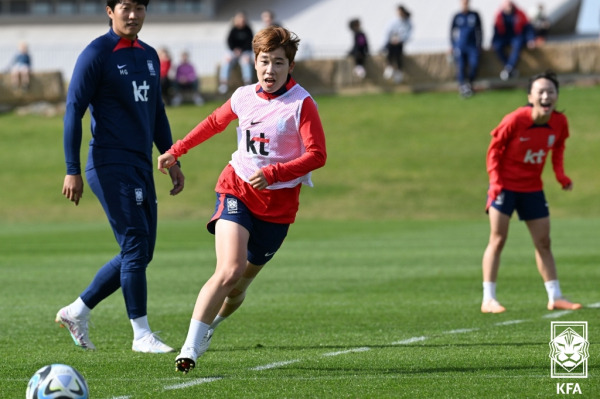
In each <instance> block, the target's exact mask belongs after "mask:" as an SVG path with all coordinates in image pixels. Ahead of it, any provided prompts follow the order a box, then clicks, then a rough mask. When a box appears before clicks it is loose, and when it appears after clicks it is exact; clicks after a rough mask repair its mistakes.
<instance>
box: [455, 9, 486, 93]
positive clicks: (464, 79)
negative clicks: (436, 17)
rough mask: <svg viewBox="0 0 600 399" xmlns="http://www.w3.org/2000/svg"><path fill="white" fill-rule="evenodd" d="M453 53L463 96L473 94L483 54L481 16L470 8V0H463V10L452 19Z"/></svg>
mask: <svg viewBox="0 0 600 399" xmlns="http://www.w3.org/2000/svg"><path fill="white" fill-rule="evenodd" d="M450 41H451V43H452V54H453V56H454V60H455V62H456V73H457V79H458V85H459V87H458V89H459V92H460V94H461V95H462V96H463V97H470V96H471V95H472V94H473V88H472V85H473V81H474V80H475V76H476V75H477V68H479V56H480V54H481V42H482V31H481V18H479V14H478V13H477V12H476V11H472V10H470V9H469V0H462V10H461V11H460V12H459V13H457V14H456V15H455V16H454V18H453V19H452V26H451V28H450Z"/></svg>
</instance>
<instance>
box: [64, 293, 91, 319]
mask: <svg viewBox="0 0 600 399" xmlns="http://www.w3.org/2000/svg"><path fill="white" fill-rule="evenodd" d="M90 311H91V309H90V308H88V307H87V305H86V304H85V303H84V302H83V300H82V299H81V298H79V297H78V298H77V299H76V300H75V302H73V303H72V304H70V305H69V313H70V314H71V316H73V317H77V318H81V317H87V316H89V314H90Z"/></svg>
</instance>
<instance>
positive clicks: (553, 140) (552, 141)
mask: <svg viewBox="0 0 600 399" xmlns="http://www.w3.org/2000/svg"><path fill="white" fill-rule="evenodd" d="M555 141H556V136H555V135H553V134H551V135H550V136H548V147H552V146H553V145H554V142H555Z"/></svg>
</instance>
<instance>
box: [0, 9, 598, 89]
mask: <svg viewBox="0 0 600 399" xmlns="http://www.w3.org/2000/svg"><path fill="white" fill-rule="evenodd" d="M539 1H542V0H517V4H519V5H520V6H521V7H522V8H523V9H524V10H526V11H530V10H532V9H534V8H535V6H536V5H537V4H538V2H539ZM543 1H544V3H545V4H546V9H547V11H548V12H550V13H551V12H552V11H553V10H554V9H556V8H558V7H559V6H560V5H561V4H563V3H564V2H565V1H569V0H543ZM399 3H402V4H404V5H405V6H406V7H407V8H408V9H409V10H411V11H412V21H413V25H414V32H413V37H412V40H411V41H410V42H409V43H408V44H407V46H406V52H407V53H418V52H429V51H446V50H447V49H448V46H449V44H448V33H449V27H450V20H451V18H452V15H453V14H454V13H455V12H456V11H457V10H458V8H459V4H460V2H459V0H310V1H309V0H305V1H290V0H253V1H252V3H250V4H248V2H247V1H238V2H235V1H229V2H227V3H226V4H227V7H228V8H225V9H224V10H222V11H221V15H220V16H221V17H222V20H225V19H226V18H224V17H223V13H227V14H225V17H226V16H227V15H229V14H230V13H233V11H234V10H235V9H236V8H235V7H236V5H237V4H240V5H243V6H244V7H245V8H246V11H247V12H248V15H249V17H250V20H251V23H252V27H253V29H254V30H255V31H256V30H258V29H260V27H261V24H260V21H259V15H260V11H261V10H262V9H263V8H271V9H273V10H274V11H275V12H276V14H277V19H278V20H279V21H280V22H281V23H282V24H283V25H284V26H286V27H287V28H289V29H291V30H292V31H294V32H296V33H297V34H298V35H299V36H300V38H301V45H300V52H299V58H302V57H308V56H309V55H312V56H314V57H316V58H322V57H342V56H344V55H345V54H346V52H347V51H348V50H349V48H350V46H351V41H352V35H351V33H350V31H349V29H348V26H347V24H348V21H349V20H350V19H351V18H354V17H358V18H360V19H361V21H362V25H363V28H364V30H365V32H366V34H367V37H368V39H369V42H370V45H371V48H372V52H376V51H378V50H379V48H380V47H381V46H382V45H383V36H384V32H385V27H386V26H387V24H388V23H389V21H390V20H391V19H392V18H393V17H394V16H395V13H396V7H397V5H398V4H399ZM499 3H500V0H471V5H472V8H473V9H475V10H477V11H479V13H480V14H481V17H482V19H483V24H484V44H485V46H486V47H487V46H489V42H490V39H491V32H492V21H493V16H494V14H495V12H496V11H497V9H498V5H499ZM298 4H302V5H303V7H300V6H299V5H298ZM250 6H251V7H250ZM430 10H434V12H431V11H430ZM151 11H152V8H151V7H150V9H149V13H148V16H147V17H146V23H145V25H144V28H143V29H142V31H141V33H140V38H141V39H142V40H144V41H146V42H148V43H149V44H151V45H153V46H154V47H160V46H163V45H165V46H168V47H169V48H170V49H171V50H172V54H173V57H174V59H175V60H177V58H178V54H179V53H180V52H181V51H183V50H187V51H189V52H190V54H191V57H192V61H193V62H194V63H195V65H196V66H197V68H198V70H199V72H200V74H202V75H209V74H210V75H212V74H214V72H215V70H216V65H217V64H218V62H219V60H220V59H221V57H222V55H223V53H224V48H225V37H226V35H227V32H228V30H229V23H228V22H208V23H206V22H205V23H197V24H194V23H180V24H168V25H167V24H158V23H153V22H152V13H151ZM581 12H582V14H583V13H585V18H581V17H580V19H581V20H584V21H589V22H587V25H585V26H586V29H588V31H586V32H583V33H589V32H590V31H591V32H596V33H597V32H598V19H599V17H600V1H599V0H584V5H583V7H582V10H581ZM107 21H108V19H107ZM594 24H595V25H594ZM107 30H108V24H107V23H105V24H92V25H70V26H65V27H59V26H52V25H44V26H27V25H25V26H23V25H9V26H0V54H1V55H2V56H1V59H0V69H2V70H3V69H5V68H6V67H7V66H8V64H9V63H10V60H11V58H12V56H13V55H14V53H15V51H16V44H17V42H18V41H20V40H26V41H27V42H28V43H29V47H30V50H31V53H32V58H33V63H34V69H38V70H57V69H58V70H60V71H62V72H63V75H64V76H65V79H67V80H68V79H70V76H71V71H72V69H73V66H74V64H75V60H76V58H77V55H78V54H79V52H80V51H81V50H82V49H83V47H84V46H85V45H87V44H88V43H89V42H90V41H91V40H93V39H94V38H95V37H97V36H99V35H101V34H103V33H105V32H106V31H107Z"/></svg>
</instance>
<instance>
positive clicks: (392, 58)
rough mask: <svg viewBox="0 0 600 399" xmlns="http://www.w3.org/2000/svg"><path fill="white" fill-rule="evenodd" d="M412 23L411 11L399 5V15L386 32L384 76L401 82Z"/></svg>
mask: <svg viewBox="0 0 600 399" xmlns="http://www.w3.org/2000/svg"><path fill="white" fill-rule="evenodd" d="M411 31H412V23H411V21H410V12H409V11H408V10H407V9H406V7H404V6H403V5H400V6H398V17H397V18H395V19H394V20H393V21H392V22H391V23H390V25H389V26H388V28H387V30H386V34H385V46H384V51H385V52H386V54H387V55H386V67H385V69H384V71H383V77H384V78H385V79H387V80H393V81H394V82H395V83H400V82H402V80H403V79H404V73H403V72H402V69H403V66H404V65H403V58H404V43H406V42H407V41H408V39H410V34H411Z"/></svg>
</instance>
